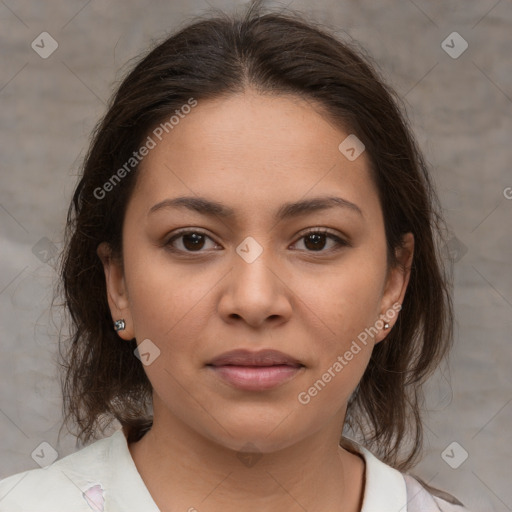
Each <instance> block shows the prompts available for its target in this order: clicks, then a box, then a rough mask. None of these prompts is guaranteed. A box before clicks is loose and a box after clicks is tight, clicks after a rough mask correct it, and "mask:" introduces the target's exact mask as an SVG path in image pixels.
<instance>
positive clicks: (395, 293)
mask: <svg viewBox="0 0 512 512" xmlns="http://www.w3.org/2000/svg"><path fill="white" fill-rule="evenodd" d="M395 256H396V260H397V265H395V266H393V267H391V268H390V269H389V271H388V276H387V279H386V285H385V287H384V292H383V295H382V300H381V313H380V318H381V319H382V320H383V322H387V323H388V324H389V329H381V330H380V332H379V334H378V335H376V336H375V343H379V342H380V341H382V340H383V339H384V338H386V336H387V335H388V333H389V332H390V330H391V329H392V328H393V326H394V325H395V323H396V321H397V319H398V314H399V311H400V309H401V306H402V304H403V302H404V297H405V292H406V291H407V285H408V284H409V278H410V276H411V266H412V261H413V256H414V235H413V234H412V233H406V234H405V235H404V236H403V238H402V245H401V246H400V247H398V248H397V249H396V250H395ZM398 305H400V308H399V307H398Z"/></svg>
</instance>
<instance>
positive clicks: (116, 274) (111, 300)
mask: <svg viewBox="0 0 512 512" xmlns="http://www.w3.org/2000/svg"><path fill="white" fill-rule="evenodd" d="M96 254H97V255H98V257H99V258H100V260H101V262H102V264H103V270H104V272H105V282H106V288H107V299H108V305H109V308H110V314H111V315H112V329H113V328H114V327H113V324H114V321H115V320H120V319H123V320H124V321H125V324H126V327H125V329H124V330H122V331H118V332H117V334H118V335H119V336H120V337H121V338H123V339H124V340H131V339H132V338H134V337H135V335H134V329H133V321H132V316H131V312H130V302H129V300H128V294H127V290H126V283H125V278H124V270H123V265H122V262H121V261H119V259H118V258H114V257H113V256H112V249H111V247H110V246H109V244H108V243H107V242H102V243H101V244H100V245H98V248H97V249H96Z"/></svg>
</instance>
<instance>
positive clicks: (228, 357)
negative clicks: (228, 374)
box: [208, 350, 304, 368]
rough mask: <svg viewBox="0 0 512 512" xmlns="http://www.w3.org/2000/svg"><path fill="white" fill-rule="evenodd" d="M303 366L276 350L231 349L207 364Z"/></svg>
mask: <svg viewBox="0 0 512 512" xmlns="http://www.w3.org/2000/svg"><path fill="white" fill-rule="evenodd" d="M278 365H285V366H291V367H295V368H299V367H301V366H304V365H303V364H302V363H301V362H300V361H299V360H297V359H295V358H294V357H292V356H289V355H288V354H285V353H283V352H279V351H278V350H261V351H259V352H250V351H249V350H232V351H230V352H225V353H224V354H221V355H220V356H218V357H215V358H214V359H212V360H211V361H210V362H209V363H208V366H278Z"/></svg>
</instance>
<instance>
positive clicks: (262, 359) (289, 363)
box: [206, 350, 305, 391]
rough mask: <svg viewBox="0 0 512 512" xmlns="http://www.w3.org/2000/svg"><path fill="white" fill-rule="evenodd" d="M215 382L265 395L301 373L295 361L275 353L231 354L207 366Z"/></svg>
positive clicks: (272, 351)
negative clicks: (220, 381)
mask: <svg viewBox="0 0 512 512" xmlns="http://www.w3.org/2000/svg"><path fill="white" fill-rule="evenodd" d="M206 366H207V367H208V368H210V370H211V371H212V372H213V374H214V375H216V376H217V377H218V378H220V379H221V380H223V381H224V382H225V383H227V384H229V385H230V386H231V387H235V388H237V389H241V390H244V391H266V390H270V389H272V388H275V387H277V386H280V385H282V384H284V383H285V382H288V381H289V380H291V379H293V378H294V377H295V376H297V375H299V374H300V373H302V370H304V368H305V366H304V364H302V363H301V362H300V361H299V360H298V359H295V358H294V357H292V356H290V355H288V354H284V353H283V352H279V351H277V350H261V351H259V352H250V351H249V350H232V351H231V352H226V353H224V354H221V355H220V356H218V357H216V358H214V359H212V360H211V361H210V362H209V363H208V364H207V365H206Z"/></svg>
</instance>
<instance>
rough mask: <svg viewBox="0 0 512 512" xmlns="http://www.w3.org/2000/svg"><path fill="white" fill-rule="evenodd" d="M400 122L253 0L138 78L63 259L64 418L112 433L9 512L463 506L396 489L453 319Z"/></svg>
mask: <svg viewBox="0 0 512 512" xmlns="http://www.w3.org/2000/svg"><path fill="white" fill-rule="evenodd" d="M398 103H399V100H398V98H396V97H395V95H394V93H393V92H392V91H391V89H390V88H389V87H387V86H386V85H385V84H384V83H383V81H382V79H381V78H380V77H379V76H378V74H377V73H376V72H375V70H374V69H373V68H372V66H371V65H370V64H369V63H368V62H367V61H366V60H365V59H363V57H361V56H360V55H359V53H358V52H357V50H356V49H355V48H351V47H350V46H349V45H347V44H346V43H342V42H340V41H338V40H336V39H335V38H334V37H333V36H332V35H330V34H328V33H327V31H326V30H325V29H321V28H319V27H317V26H315V25H313V24H312V23H307V22H306V21H304V20H303V19H301V18H300V17H299V16H298V15H295V14H294V13H289V14H287V15H283V14H281V13H279V14H278V13H267V14H263V13H262V12H261V5H260V4H259V3H255V4H253V5H252V7H251V8H250V9H249V10H248V12H247V13H246V14H245V15H244V16H243V17H242V18H241V19H239V18H237V17H233V18H231V17H229V16H227V15H222V14H219V15H217V16H215V17H211V18H208V19H203V20H198V21H196V22H194V23H192V24H190V25H188V26H187V27H184V28H183V29H181V30H180V31H179V32H177V33H176V34H174V35H172V36H171V37H169V38H168V39H166V40H165V41H164V42H163V43H161V44H160V45H158V46H157V47H156V48H154V49H153V50H152V51H151V52H149V53H148V55H146V56H145V57H144V58H142V59H141V60H140V62H139V63H138V64H137V65H136V66H135V67H134V69H133V70H132V71H131V72H130V73H129V74H128V75H127V77H126V78H125V79H124V81H123V82H122V84H121V85H120V87H119V89H118V91H117V92H116V94H115V96H114V98H113V101H112V102H111V105H110V108H109V110H108V112H107V114H106V115H105V117H104V119H103V120H102V121H101V123H100V124H99V125H98V127H97V130H96V131H95V137H94V140H93V142H92V144H91V148H90V151H89V153H88V155H87V157H86V160H85V163H84V168H83V174H82V177H81V180H80V182H79V184H78V186H77V188H76V191H75V194H74V197H73V201H72V203H71V205H70V210H69V214H68V225H67V228H68V237H67V244H66V249H65V253H64V258H63V261H62V285H63V290H64V294H65V298H66V305H67V307H68V309H69V313H70V319H71V322H72V326H73V333H72V337H71V339H70V340H63V352H64V354H63V360H64V365H65V367H66V374H65V378H64V380H63V389H64V399H65V412H66V422H67V423H69V422H70V421H71V420H73V421H74V422H75V423H76V426H77V428H78V431H77V437H78V439H79V440H81V441H82V442H83V443H86V442H87V441H90V440H91V439H98V437H99V436H98V434H100V433H101V432H104V431H105V430H104V428H105V426H106V424H108V423H109V422H111V421H112V420H113V419H115V420H116V421H117V422H119V424H120V425H121V427H122V428H121V429H119V430H117V431H116V432H115V433H114V434H112V435H110V436H109V437H105V438H103V439H100V440H95V442H93V443H92V444H89V445H88V446H86V447H85V448H81V449H80V450H79V451H77V452H76V453H74V454H71V455H69V456H67V457H65V458H63V459H61V460H59V461H56V462H54V463H53V464H52V465H50V466H49V467H46V468H44V469H37V470H30V471H27V472H25V473H20V474H18V475H13V476H11V477H9V478H6V479H4V480H3V481H2V482H0V496H3V499H2V500H1V501H0V510H2V511H3V510H9V511H14V510H38V511H46V510H48V511H50V510H51V511H55V510H67V511H69V510H73V511H81V510H84V511H86V510H91V509H92V510H105V511H107V510H108V511H110V512H114V511H126V510H144V511H152V510H155V511H156V510H162V511H171V510H172V511H175V510H188V511H195V510H198V511H220V510H222V511H229V510H244V511H253V510H258V511H259V510H265V511H273V510H288V511H292V510H307V511H310V512H313V511H325V510H329V511H331V510H332V511H334V510H343V511H345V512H360V511H362V512H371V511H378V512H386V511H393V512H395V511H396V512H398V511H399V510H402V511H409V512H413V511H422V512H423V511H425V512H430V511H440V510H441V511H452V510H453V511H462V510H466V509H464V508H463V507H462V505H461V504H460V502H458V501H457V500H456V499H455V498H453V497H451V496H449V495H447V494H446V493H443V492H441V491H438V490H436V489H432V488H430V487H428V486H427V485H426V484H424V483H423V482H421V481H420V480H419V479H416V478H414V477H412V476H411V475H409V474H408V473H407V472H408V471H409V470H410V469H411V468H412V467H413V465H414V462H415V461H416V460H417V458H418V456H419V454H420V452H421V441H422V426H421V417H420V408H419V403H420V400H421V386H422V384H423V382H424V381H425V379H426V378H427V377H428V376H429V375H430V374H431V373H432V371H433V370H435V368H436V367H437V365H438V364H439V362H440V361H441V359H442V358H443V357H444V355H445V354H446V353H447V351H448V349H449V346H450V343H451V333H452V304H451V298H450V294H449V286H448V281H447V278H446V276H445V274H444V272H443V269H442V260H441V258H440V254H439V251H438V243H439V241H440V239H441V235H442V231H441V229H442V226H443V222H442V218H441V216H440V214H439V206H438V201H437V198H436V194H435V191H434V189H433V187H432V184H431V180H430V177H429V174H428V170H427V168H426V165H425V162H424V160H423V157H422V155H421V152H420V151H419V149H418V148H417V145H416V143H415V141H414V137H413V135H412V133H411V130H410V128H409V127H408V124H407V122H406V120H405V117H404V115H403V114H402V113H401V111H400V108H399V107H398ZM105 422H106V423H105ZM342 432H344V433H345V435H342ZM348 435H350V437H351V438H352V439H349V437H347V436H348ZM356 440H357V441H358V442H356Z"/></svg>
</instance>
